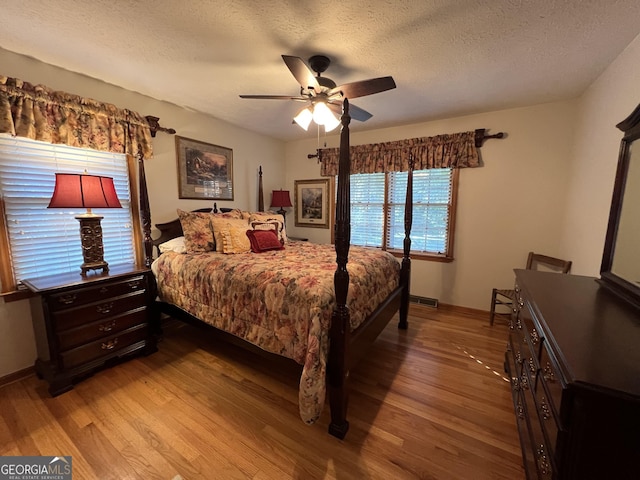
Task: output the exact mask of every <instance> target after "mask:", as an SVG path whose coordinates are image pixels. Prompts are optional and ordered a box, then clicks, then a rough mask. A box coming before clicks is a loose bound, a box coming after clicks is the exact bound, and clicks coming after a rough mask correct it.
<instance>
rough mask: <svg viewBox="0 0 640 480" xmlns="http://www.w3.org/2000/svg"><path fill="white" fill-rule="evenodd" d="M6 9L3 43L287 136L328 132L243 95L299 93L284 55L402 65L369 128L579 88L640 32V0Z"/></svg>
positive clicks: (365, 71)
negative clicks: (307, 129) (300, 124)
mask: <svg viewBox="0 0 640 480" xmlns="http://www.w3.org/2000/svg"><path fill="white" fill-rule="evenodd" d="M0 11H1V14H0V47H1V48H4V49H6V50H10V51H13V52H16V53H20V54H24V55H28V56H31V57H34V58H36V59H38V60H41V61H43V62H46V63H49V64H52V65H56V66H59V67H63V68H65V69H67V70H71V71H74V72H78V73H82V74H85V75H88V76H90V77H94V78H99V79H101V80H104V81H106V82H108V83H112V84H114V85H118V86H121V87H123V88H126V89H128V90H133V91H136V92H140V93H143V94H146V95H149V96H151V97H154V98H157V99H160V100H165V101H168V102H172V103H175V104H177V105H180V106H184V107H188V108H190V109H194V110H198V111H201V112H205V113H208V114H211V115H213V116H215V117H217V118H220V119H223V120H226V121H228V122H230V123H233V124H236V125H240V126H242V127H245V128H247V129H250V130H253V131H256V132H260V133H263V134H266V135H269V136H272V137H276V138H279V139H283V140H292V139H296V138H304V137H315V135H316V132H315V131H310V132H304V131H303V130H302V129H300V128H299V127H298V126H296V125H292V124H291V119H292V117H293V116H294V114H295V113H296V112H297V110H299V109H300V104H299V103H296V102H290V101H277V100H246V99H240V98H239V97H238V95H239V94H274V95H297V94H298V93H299V86H298V84H297V82H296V81H295V79H294V78H293V76H292V75H291V73H290V72H289V70H288V69H287V68H286V66H285V64H284V63H283V61H282V58H281V55H282V54H287V55H294V56H299V57H301V58H303V59H304V60H305V61H306V60H307V58H308V57H309V56H311V55H313V54H318V53H321V54H325V55H327V56H329V57H330V58H331V59H332V64H331V66H330V67H329V69H328V70H327V71H326V72H325V73H324V75H325V76H327V77H330V78H331V79H333V80H334V81H335V82H336V83H338V84H342V83H348V82H353V81H357V80H363V79H367V78H374V77H380V76H386V75H391V76H393V78H394V79H395V81H396V84H397V88H396V89H395V90H391V91H388V92H383V93H379V94H376V95H372V96H368V97H362V98H358V99H354V101H353V103H354V104H355V105H357V106H359V107H361V108H364V109H365V110H367V111H369V112H370V113H372V114H373V118H371V119H370V120H369V121H367V122H364V123H360V122H357V121H354V122H352V129H353V130H364V129H372V128H380V127H386V126H390V125H401V124H408V123H416V122H421V121H428V120H433V119H438V118H447V117H453V116H458V115H464V114H471V113H478V112H484V111H492V110H497V109H503V108H511V107H518V106H525V105H531V104H536V103H543V102H549V101H556V100H561V99H567V98H573V97H576V96H578V95H580V94H581V93H582V92H583V91H584V90H585V88H586V87H587V86H588V85H589V84H590V83H591V82H593V81H594V80H595V79H596V78H597V77H598V75H599V74H600V73H601V72H602V71H603V70H604V69H605V68H606V66H607V65H608V64H610V63H611V62H612V61H613V60H614V59H615V57H616V56H618V55H619V54H620V52H621V51H622V50H623V49H624V48H625V47H626V46H627V45H628V44H629V43H630V42H631V41H632V40H633V39H634V38H635V37H636V36H637V35H638V33H639V32H640V22H638V18H640V2H638V0H458V1H456V0H413V1H411V0H370V1H350V2H344V1H334V0H325V1H323V2H309V1H295V0H282V1H269V0H255V1H241V0H240V1H238V0H236V1H231V0H227V1H222V0H218V1H211V0H183V1H181V2H180V1H177V0H154V1H151V0H138V1H136V0H129V1H125V0H91V1H86V0H55V1H50V0H3V2H2V7H1V9H0ZM2 70H3V69H2V67H0V74H5V75H7V74H9V75H10V72H5V71H2ZM23 80H26V81H32V82H34V83H46V82H45V81H43V79H28V78H24V79H23ZM97 100H101V99H99V98H98V99H97ZM141 113H142V114H153V113H154V112H141ZM161 123H162V124H166V126H171V125H170V123H171V122H170V119H161ZM310 130H313V129H310Z"/></svg>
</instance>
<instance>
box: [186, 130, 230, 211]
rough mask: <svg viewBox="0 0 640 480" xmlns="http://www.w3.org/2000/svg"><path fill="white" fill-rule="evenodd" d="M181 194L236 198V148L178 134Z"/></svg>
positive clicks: (225, 198) (200, 197)
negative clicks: (234, 158)
mask: <svg viewBox="0 0 640 480" xmlns="http://www.w3.org/2000/svg"><path fill="white" fill-rule="evenodd" d="M176 157H177V162H178V197H179V198H193V199H209V200H233V150H231V149H230V148H226V147H221V146H220V145H212V144H210V143H204V142H201V141H199V140H193V139H191V138H185V137H178V136H176Z"/></svg>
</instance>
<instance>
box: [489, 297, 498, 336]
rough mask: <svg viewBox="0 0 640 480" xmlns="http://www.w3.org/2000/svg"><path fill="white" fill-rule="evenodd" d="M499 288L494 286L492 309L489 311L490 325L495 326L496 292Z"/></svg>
mask: <svg viewBox="0 0 640 480" xmlns="http://www.w3.org/2000/svg"><path fill="white" fill-rule="evenodd" d="M497 291H498V289H497V288H494V289H493V291H492V292H491V310H490V313H489V325H490V326H492V327H493V320H494V318H495V316H496V293H497Z"/></svg>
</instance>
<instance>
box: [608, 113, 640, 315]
mask: <svg viewBox="0 0 640 480" xmlns="http://www.w3.org/2000/svg"><path fill="white" fill-rule="evenodd" d="M616 126H617V127H618V128H619V129H620V130H622V131H623V132H624V136H623V138H622V141H621V143H620V154H619V157H618V167H617V170H616V179H615V184H614V187H613V198H612V201H611V211H610V213H609V225H608V228H607V236H606V240H605V246H604V254H603V256H602V265H601V268H600V277H601V279H600V281H601V283H602V284H603V285H604V286H606V287H607V288H609V289H611V290H612V291H614V292H615V293H617V294H618V295H620V296H622V297H624V298H626V299H627V300H629V301H631V302H633V303H634V304H636V305H637V306H640V105H638V107H636V109H635V110H634V111H633V113H632V114H631V115H629V117H627V118H626V119H625V120H623V121H622V122H620V123H619V124H618V125H616Z"/></svg>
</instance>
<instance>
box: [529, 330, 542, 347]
mask: <svg viewBox="0 0 640 480" xmlns="http://www.w3.org/2000/svg"><path fill="white" fill-rule="evenodd" d="M539 341H540V337H539V336H538V332H536V329H535V328H534V329H533V330H531V343H533V344H534V345H537V344H538V342H539Z"/></svg>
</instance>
